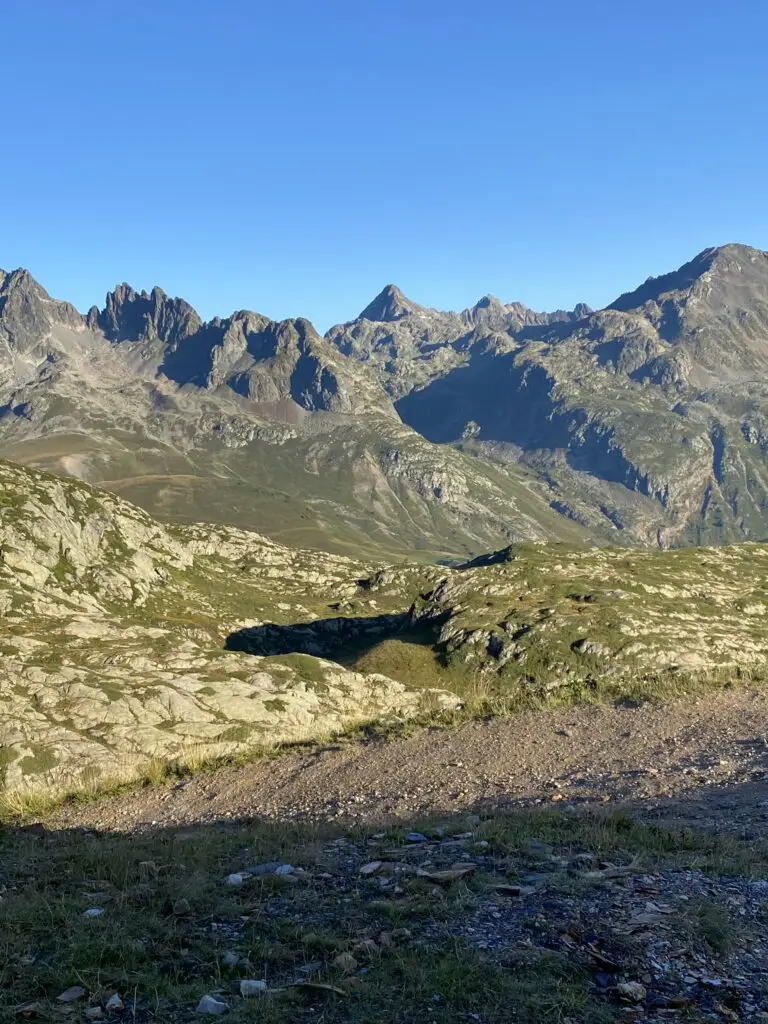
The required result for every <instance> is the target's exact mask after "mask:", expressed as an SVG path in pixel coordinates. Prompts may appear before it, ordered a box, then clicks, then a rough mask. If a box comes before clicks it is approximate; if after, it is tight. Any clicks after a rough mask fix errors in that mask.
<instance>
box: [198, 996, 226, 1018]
mask: <svg viewBox="0 0 768 1024" xmlns="http://www.w3.org/2000/svg"><path fill="white" fill-rule="evenodd" d="M228 1009H229V1007H228V1006H227V1004H226V1003H222V1002H221V1000H220V999H217V998H216V997H215V996H203V998H202V999H201V1000H200V1002H199V1003H198V1004H197V1010H196V1012H197V1013H208V1014H211V1015H213V1016H215V1017H218V1016H220V1015H221V1014H222V1013H226V1012H227V1010H228Z"/></svg>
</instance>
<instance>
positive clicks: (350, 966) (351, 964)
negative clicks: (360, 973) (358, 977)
mask: <svg viewBox="0 0 768 1024" xmlns="http://www.w3.org/2000/svg"><path fill="white" fill-rule="evenodd" d="M333 966H334V967H335V968H336V970H337V971H343V972H344V974H352V972H353V971H356V970H357V960H355V958H354V957H353V956H352V954H351V953H339V955H338V956H337V957H336V958H335V959H334V961H333Z"/></svg>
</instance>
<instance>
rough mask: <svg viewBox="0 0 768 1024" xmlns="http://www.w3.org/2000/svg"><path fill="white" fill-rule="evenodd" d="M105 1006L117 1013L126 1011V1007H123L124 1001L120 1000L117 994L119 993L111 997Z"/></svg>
mask: <svg viewBox="0 0 768 1024" xmlns="http://www.w3.org/2000/svg"><path fill="white" fill-rule="evenodd" d="M105 1005H106V1007H107V1009H108V1010H115V1011H117V1010H124V1009H125V1007H124V1005H123V1000H122V999H121V998H120V996H119V995H118V994H117V992H115V994H114V995H112V996H110V997H109V999H108V1000H107V1002H106V1004H105Z"/></svg>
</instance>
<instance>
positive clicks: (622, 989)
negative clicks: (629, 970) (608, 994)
mask: <svg viewBox="0 0 768 1024" xmlns="http://www.w3.org/2000/svg"><path fill="white" fill-rule="evenodd" d="M616 995H617V996H618V997H619V999H623V1000H625V1002H628V1003H642V1002H643V1001H644V1000H645V996H646V991H645V985H641V984H640V982H639V981H620V982H619V984H618V985H617V986H616Z"/></svg>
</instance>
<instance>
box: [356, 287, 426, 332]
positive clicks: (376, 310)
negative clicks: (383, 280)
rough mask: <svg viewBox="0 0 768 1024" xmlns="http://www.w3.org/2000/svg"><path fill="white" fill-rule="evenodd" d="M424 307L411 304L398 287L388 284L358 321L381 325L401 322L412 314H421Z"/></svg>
mask: <svg viewBox="0 0 768 1024" xmlns="http://www.w3.org/2000/svg"><path fill="white" fill-rule="evenodd" d="M423 309H424V307H423V306H419V305H417V304H416V303H415V302H411V300H410V299H409V298H407V297H406V296H405V295H403V293H402V292H401V291H400V289H399V288H398V287H397V285H394V284H388V285H387V286H386V288H383V289H382V290H381V291H380V292H379V294H378V295H377V296H376V298H375V299H374V300H373V302H371V303H369V304H368V305H367V306H366V307H365V309H364V310H363V311H362V313H360V315H359V316H358V318H357V319H358V320H373V321H375V322H379V323H390V322H392V321H394V320H401V319H402V318H403V317H404V316H409V315H410V314H412V313H420V312H422V310H423Z"/></svg>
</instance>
